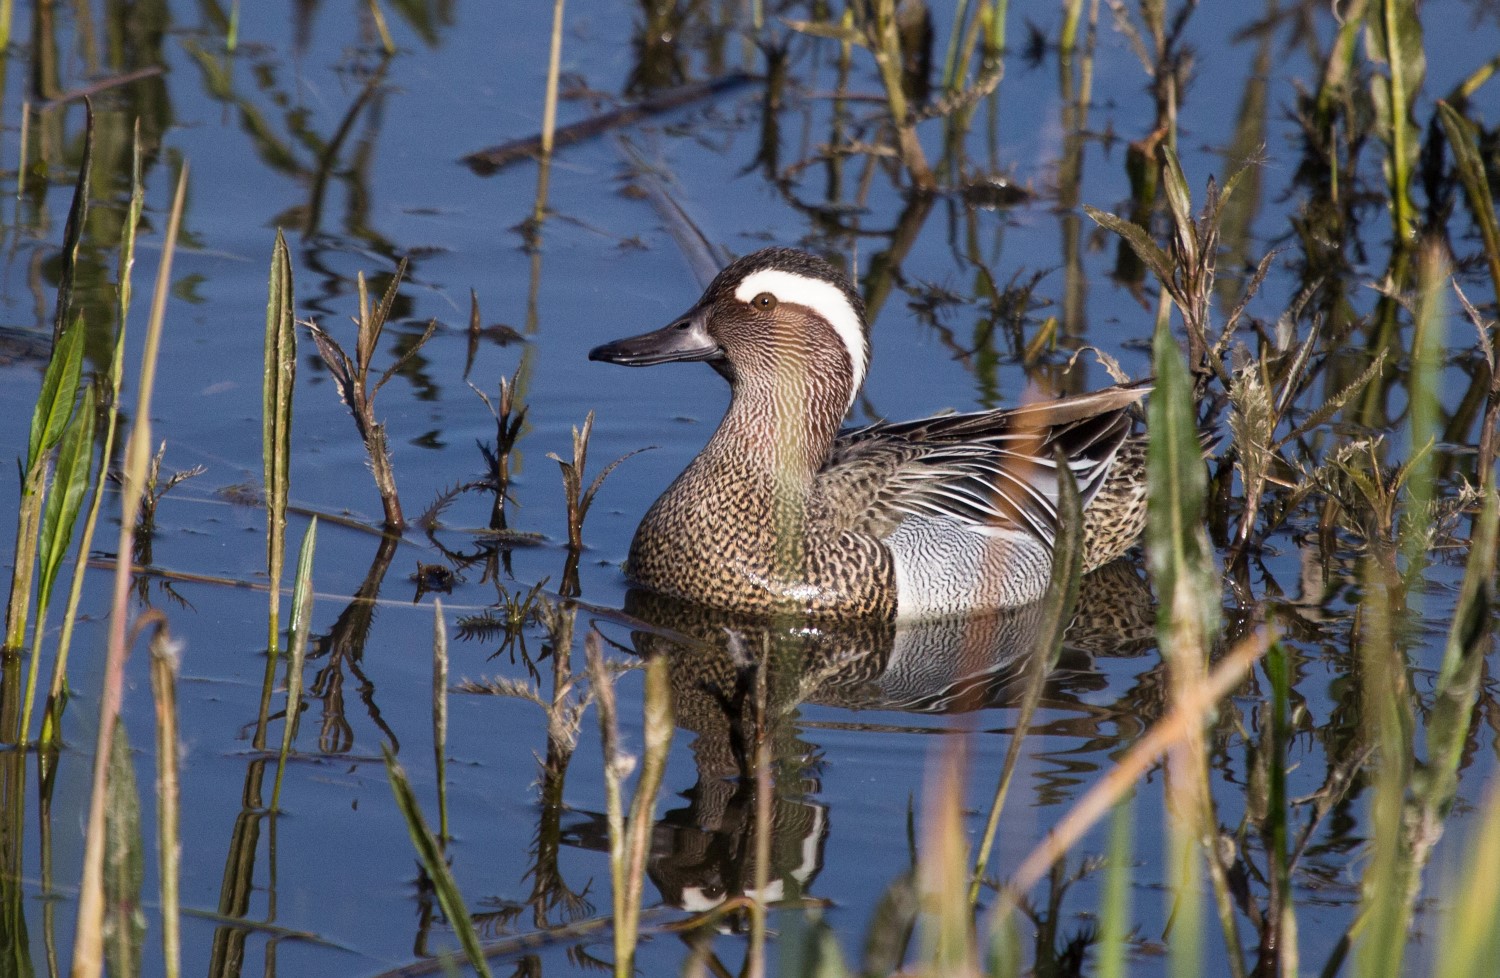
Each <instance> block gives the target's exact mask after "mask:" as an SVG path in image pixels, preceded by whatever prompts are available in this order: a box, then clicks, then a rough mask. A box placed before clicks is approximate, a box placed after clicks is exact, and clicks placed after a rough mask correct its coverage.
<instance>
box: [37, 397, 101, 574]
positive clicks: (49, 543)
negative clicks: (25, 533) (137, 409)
mask: <svg viewBox="0 0 1500 978" xmlns="http://www.w3.org/2000/svg"><path fill="white" fill-rule="evenodd" d="M94 432H95V426H94V385H93V384H88V385H86V386H85V387H84V389H83V400H82V402H81V403H80V404H79V405H78V410H77V411H75V412H73V420H72V422H71V423H70V424H69V425H68V427H67V430H65V431H64V432H63V438H62V445H61V448H60V449H59V451H58V455H57V470H56V472H54V474H53V476H52V491H51V492H49V493H48V494H47V505H46V509H44V510H43V511H42V534H41V539H40V540H39V541H38V550H37V554H38V563H39V564H40V565H41V576H40V577H39V578H38V581H39V587H40V593H41V594H42V595H44V596H45V595H50V594H51V593H52V585H53V582H54V581H56V580H57V569H58V567H59V566H61V564H62V559H63V556H64V555H65V554H66V553H67V552H68V544H69V543H70V542H71V541H72V539H73V524H74V522H75V521H76V520H77V519H78V511H79V509H80V507H82V505H83V496H84V493H85V492H86V491H87V490H88V487H89V472H90V471H91V470H92V469H93V463H94ZM42 600H43V601H45V600H46V598H45V597H44V598H43V599H42Z"/></svg>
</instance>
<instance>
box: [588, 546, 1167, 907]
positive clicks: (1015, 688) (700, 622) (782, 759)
mask: <svg viewBox="0 0 1500 978" xmlns="http://www.w3.org/2000/svg"><path fill="white" fill-rule="evenodd" d="M625 612H626V615H627V616H628V617H629V618H630V619H632V621H633V624H632V629H631V633H630V646H631V647H632V648H633V650H634V652H635V653H636V654H638V655H640V656H643V657H646V656H653V655H666V656H668V657H669V658H670V663H671V677H672V678H671V682H672V695H673V709H674V711H675V715H676V720H677V725H678V726H679V727H680V728H681V729H683V730H686V731H689V732H691V733H692V734H694V735H695V739H694V740H693V743H692V752H693V758H694V760H695V762H696V766H697V773H698V780H697V783H696V784H694V785H693V786H692V787H691V788H689V789H688V790H686V791H684V792H682V794H681V797H683V798H684V799H686V801H687V805H686V806H684V807H680V808H676V809H673V810H670V811H667V812H666V813H665V814H663V815H662V817H661V818H660V819H659V820H658V821H657V823H656V826H655V828H654V830H653V833H652V838H651V850H650V854H649V856H648V860H647V872H648V873H649V874H650V876H651V880H652V882H653V883H654V884H655V885H656V888H657V890H658V891H659V892H660V894H661V898H662V900H663V902H665V903H667V904H669V905H672V906H676V907H680V908H682V909H685V910H690V911H701V910H706V909H710V908H712V907H714V906H716V905H718V904H720V903H722V902H724V901H726V900H728V899H730V898H733V897H737V896H742V895H743V896H749V897H756V898H759V899H761V900H763V901H766V902H775V901H779V900H794V899H798V898H801V897H803V896H805V895H807V893H808V887H809V885H810V884H811V882H812V880H813V878H814V877H815V876H816V875H817V873H818V871H819V870H820V869H821V866H822V853H823V843H824V840H825V838H826V836H827V833H828V830H829V824H830V812H829V810H828V806H827V805H826V804H824V803H823V802H822V801H820V800H818V799H817V795H818V792H819V790H820V780H819V765H820V764H821V760H820V752H819V750H818V748H817V746H816V745H815V744H812V743H809V742H808V741H807V740H806V739H805V737H804V735H805V732H806V731H805V730H804V729H803V728H802V725H801V724H799V723H798V708H799V707H800V706H801V705H802V704H804V703H807V704H820V705H827V706H835V707H840V708H844V709H849V710H857V711H875V710H880V711H904V712H916V713H929V714H932V713H961V712H967V711H973V710H979V709H983V708H988V707H1006V706H1011V705H1015V704H1016V703H1018V702H1019V700H1020V698H1021V696H1022V695H1023V693H1024V692H1025V690H1026V687H1027V681H1028V675H1029V672H1028V664H1029V662H1030V657H1031V656H1032V654H1033V652H1034V650H1035V648H1036V643H1037V639H1038V636H1039V634H1040V633H1041V631H1042V626H1043V625H1044V624H1045V622H1044V620H1043V614H1044V611H1043V608H1042V605H1041V603H1037V604H1031V605H1025V606H1022V607H1019V608H1013V609H1009V610H1006V611H1002V612H998V613H990V614H985V615H979V616H973V617H969V618H954V619H947V620H938V621H919V622H910V623H894V622H884V621H857V622H851V623H843V624H836V625H835V624H828V623H818V624H816V625H814V624H810V623H808V622H807V621H805V620H798V621H795V622H786V623H781V624H768V623H767V622H766V621H765V620H764V619H755V618H751V617H749V616H740V615H734V614H731V613H727V612H723V611H720V610H717V609H713V608H708V607H705V606H702V605H696V604H690V603H686V602H682V601H678V600H676V599H672V598H668V597H664V596H662V595H659V594H655V593H652V592H647V591H632V592H631V593H630V595H629V596H628V598H627V601H626V606H625ZM1154 615H1155V611H1154V607H1153V605H1152V601H1151V593H1150V589H1149V588H1148V586H1147V584H1146V582H1145V580H1144V579H1143V578H1142V576H1141V575H1140V573H1139V572H1138V570H1137V568H1136V567H1135V565H1134V564H1132V563H1131V562H1129V561H1127V560H1117V561H1115V562H1113V563H1111V564H1108V565H1106V566H1105V567H1102V568H1100V569H1099V570H1097V571H1095V572H1094V573H1092V574H1088V575H1086V576H1085V577H1084V578H1083V580H1082V582H1081V586H1080V592H1079V596H1078V604H1077V608H1076V611H1075V614H1074V617H1073V620H1072V622H1071V623H1070V624H1069V626H1068V629H1067V632H1066V634H1065V636H1064V640H1063V653H1062V657H1061V660H1060V661H1059V663H1058V666H1057V668H1056V669H1055V670H1054V671H1053V673H1052V674H1051V675H1050V676H1049V677H1047V680H1046V685H1045V687H1044V689H1043V693H1042V704H1043V705H1044V706H1047V707H1052V708H1054V709H1059V710H1064V711H1066V710H1068V709H1070V708H1071V709H1074V710H1080V711H1082V710H1084V707H1083V705H1082V704H1081V703H1080V700H1079V696H1080V695H1081V694H1084V693H1088V692H1091V691H1096V690H1098V689H1101V688H1103V687H1104V686H1105V684H1106V681H1105V679H1104V677H1103V676H1101V675H1100V674H1099V673H1098V672H1096V671H1095V670H1094V669H1093V667H1092V662H1093V659H1094V658H1095V657H1108V656H1134V655H1139V654H1141V653H1143V652H1145V651H1146V650H1148V649H1149V648H1151V647H1152V642H1153V640H1154V638H1153V635H1154V633H1153V629H1154V626H1155V619H1154ZM762 703H763V704H764V705H763V706H762V705H760V704H762ZM858 722H859V721H857V720H854V721H851V723H852V724H857V723H858ZM758 740H759V741H760V742H762V743H764V744H765V745H766V748H767V756H768V757H769V760H770V771H771V776H772V785H773V786H772V798H771V805H770V810H771V840H770V843H771V844H770V866H769V873H768V880H769V882H768V885H767V887H766V891H765V892H764V893H757V892H756V891H755V821H756V784H757V782H756V777H755V756H756V744H757V741H758ZM577 814H578V815H580V816H583V817H581V818H575V819H574V820H573V821H572V822H571V824H570V825H569V826H568V827H567V829H566V830H565V838H566V840H567V841H568V842H570V843H571V844H574V845H579V846H582V847H584V848H588V849H599V850H605V849H607V848H608V834H607V831H606V823H605V819H604V816H603V815H585V814H584V813H577Z"/></svg>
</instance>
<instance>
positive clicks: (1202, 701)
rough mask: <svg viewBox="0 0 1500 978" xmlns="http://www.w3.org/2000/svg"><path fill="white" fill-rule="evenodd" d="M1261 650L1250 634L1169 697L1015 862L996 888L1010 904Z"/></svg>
mask: <svg viewBox="0 0 1500 978" xmlns="http://www.w3.org/2000/svg"><path fill="white" fill-rule="evenodd" d="M1265 650H1266V637H1265V636H1264V635H1261V634H1258V633H1257V634H1255V635H1252V636H1250V637H1249V638H1246V639H1244V640H1243V641H1241V642H1240V643H1239V644H1237V645H1236V646H1235V647H1234V648H1233V649H1231V650H1230V651H1229V652H1228V653H1227V654H1226V655H1225V656H1224V657H1223V658H1222V659H1220V660H1219V664H1218V665H1217V666H1215V667H1214V669H1213V671H1212V672H1211V673H1209V675H1208V677H1207V678H1206V679H1205V680H1204V682H1203V683H1202V685H1201V686H1199V687H1198V688H1197V689H1194V690H1192V691H1190V692H1189V693H1188V695H1187V696H1186V697H1184V698H1181V699H1179V700H1175V701H1173V703H1172V707H1171V709H1170V710H1168V711H1167V715H1166V716H1164V717H1162V718H1161V719H1160V720H1158V721H1157V722H1156V723H1155V724H1154V725H1153V726H1152V727H1151V728H1150V729H1149V730H1147V731H1146V733H1145V734H1144V735H1143V736H1142V737H1141V739H1140V740H1137V741H1136V742H1135V744H1134V745H1133V746H1132V747H1131V748H1130V750H1129V751H1127V752H1126V753H1125V756H1124V757H1122V758H1120V760H1119V762H1118V763H1117V764H1115V766H1114V767H1112V768H1110V769H1109V770H1108V771H1107V772H1105V774H1104V776H1103V777H1101V778H1100V779H1099V780H1098V781H1095V782H1094V784H1093V786H1092V787H1090V788H1089V789H1088V790H1087V791H1085V792H1084V793H1083V794H1082V795H1081V796H1080V797H1079V799H1078V800H1077V801H1075V802H1074V803H1073V807H1072V808H1070V809H1068V812H1067V814H1066V815H1064V816H1063V817H1062V818H1061V819H1060V820H1059V821H1058V822H1057V824H1056V825H1054V826H1053V828H1052V831H1050V832H1049V833H1047V837H1046V838H1045V839H1043V840H1042V841H1041V842H1040V843H1038V844H1037V846H1036V847H1035V848H1034V849H1032V851H1031V853H1030V854H1029V855H1028V856H1027V857H1026V858H1025V859H1023V860H1022V861H1021V863H1020V865H1019V866H1017V867H1016V871H1015V872H1014V873H1013V874H1011V877H1010V879H1009V880H1007V881H1006V883H1005V886H1004V888H1003V889H1002V891H1001V894H1002V897H1004V899H1002V900H1001V901H999V902H998V903H997V910H998V909H999V907H1000V905H1001V904H1003V903H1004V902H1005V901H1006V900H1009V901H1010V902H1011V904H1012V905H1014V903H1015V901H1016V900H1017V899H1019V898H1020V897H1021V896H1022V895H1023V894H1025V893H1026V891H1027V890H1030V889H1031V888H1032V887H1033V886H1035V885H1036V884H1037V883H1039V882H1040V881H1041V879H1042V877H1043V876H1045V875H1047V872H1048V871H1049V870H1050V869H1051V868H1052V864H1053V863H1055V862H1057V861H1058V860H1059V859H1061V858H1062V857H1063V856H1065V855H1066V854H1067V853H1068V851H1069V850H1070V849H1072V848H1073V847H1074V846H1075V845H1077V844H1078V842H1079V840H1081V839H1082V838H1083V836H1084V835H1085V834H1086V833H1087V832H1088V831H1089V829H1091V828H1093V826H1094V825H1095V824H1096V823H1097V822H1098V821H1099V820H1100V819H1102V818H1103V817H1104V816H1105V815H1107V814H1109V812H1110V811H1111V810H1112V809H1113V808H1114V806H1115V805H1117V804H1118V803H1119V802H1120V800H1121V799H1123V798H1124V797H1125V796H1126V795H1128V794H1129V793H1130V792H1131V791H1132V790H1133V789H1134V786H1135V784H1136V782H1137V781H1139V780H1140V779H1141V778H1142V777H1143V776H1144V775H1145V774H1146V772H1147V771H1149V770H1151V768H1152V767H1153V766H1154V765H1155V764H1156V762H1157V760H1158V759H1159V758H1160V757H1161V756H1162V755H1163V754H1164V753H1166V751H1167V750H1168V749H1170V748H1172V747H1175V746H1177V745H1178V744H1180V743H1182V742H1183V741H1184V740H1185V739H1186V738H1187V737H1189V736H1193V735H1194V730H1195V728H1198V727H1201V726H1202V725H1203V723H1205V722H1206V721H1207V719H1208V718H1209V717H1211V716H1212V715H1213V713H1214V711H1215V710H1216V709H1217V708H1218V705H1219V701H1220V700H1222V699H1223V698H1224V697H1225V696H1228V695H1229V694H1230V693H1231V692H1233V690H1234V689H1235V688H1236V687H1237V686H1238V685H1239V684H1240V683H1241V682H1242V681H1243V680H1244V677H1245V673H1246V671H1247V670H1249V668H1250V666H1251V665H1252V664H1254V662H1255V660H1256V659H1258V658H1259V657H1260V656H1261V655H1262V654H1264V652H1265Z"/></svg>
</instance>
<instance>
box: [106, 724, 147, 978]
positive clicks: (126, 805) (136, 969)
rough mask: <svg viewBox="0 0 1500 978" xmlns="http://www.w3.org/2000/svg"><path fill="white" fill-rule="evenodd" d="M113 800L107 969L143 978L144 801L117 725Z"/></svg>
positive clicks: (110, 786)
mask: <svg viewBox="0 0 1500 978" xmlns="http://www.w3.org/2000/svg"><path fill="white" fill-rule="evenodd" d="M106 790H107V792H108V795H109V805H108V810H107V812H106V813H105V819H104V830H105V831H104V835H105V846H104V887H103V888H104V892H105V899H106V903H105V912H104V920H103V927H102V930H103V933H102V934H101V935H100V937H101V939H102V940H103V942H104V958H105V963H106V964H107V965H108V966H109V974H110V978H137V976H139V975H140V973H141V950H142V947H141V945H142V944H143V943H144V939H145V936H146V918H145V915H144V914H143V913H142V912H141V884H142V881H143V880H144V878H145V860H144V858H143V854H142V849H143V848H144V844H143V842H142V839H141V796H140V793H139V792H138V791H137V790H136V784H135V765H134V763H133V762H132V760H131V754H130V742H129V738H128V737H127V736H126V733H125V725H124V724H115V727H114V733H113V736H112V739H111V741H110V754H109V778H108V780H107V782H106Z"/></svg>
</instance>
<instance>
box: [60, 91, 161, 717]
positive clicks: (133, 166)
mask: <svg viewBox="0 0 1500 978" xmlns="http://www.w3.org/2000/svg"><path fill="white" fill-rule="evenodd" d="M134 135H135V138H134V140H133V142H132V143H131V154H130V203H129V205H128V206H127V207H126V213H125V221H124V226H123V227H122V228H121V229H120V264H119V273H118V274H119V284H118V289H117V300H116V301H117V306H116V310H117V311H116V315H117V317H118V325H117V327H116V329H115V337H114V352H113V354H112V355H111V357H110V361H109V368H108V373H107V374H105V375H103V376H96V377H95V383H96V384H97V385H98V386H99V389H100V390H101V391H108V392H109V393H108V394H107V395H106V396H105V397H104V398H103V401H104V405H105V407H104V446H103V448H102V450H101V451H100V453H99V454H100V457H101V458H104V459H108V458H113V457H114V446H115V431H116V427H117V425H118V422H119V417H120V380H121V377H122V376H123V374H124V369H123V368H124V362H125V324H126V322H127V321H128V319H129V315H130V295H131V273H132V271H133V270H134V268H135V232H136V228H137V227H139V226H140V221H141V212H142V211H143V210H144V209H145V205H146V191H145V185H144V183H143V181H142V177H141V124H140V120H139V119H137V120H136V124H135V134H134ZM103 468H104V466H103V465H101V466H100V470H101V471H100V477H99V478H97V479H95V480H94V492H93V497H92V499H91V500H90V501H89V512H88V516H87V517H85V519H84V522H83V535H82V538H81V539H80V540H79V542H78V552H79V554H80V555H84V554H87V553H89V551H90V550H91V548H92V547H93V541H94V530H95V528H96V527H97V526H98V522H99V507H100V505H101V504H102V503H103V499H104V484H105V480H104V478H103ZM86 567H87V561H85V560H82V559H80V560H79V561H77V563H76V564H75V565H74V567H73V583H72V586H71V588H70V589H69V592H68V604H67V608H66V610H65V611H64V612H63V623H62V634H61V636H59V638H58V641H57V658H56V659H55V660H54V662H53V666H52V683H51V688H50V689H49V691H48V694H47V708H46V710H45V711H43V714H42V735H41V740H42V743H44V744H46V743H55V742H56V741H57V739H58V737H59V736H60V734H61V729H60V724H61V721H62V710H63V706H64V705H65V704H66V702H67V677H68V653H69V650H70V649H71V648H72V644H73V625H74V622H75V621H76V620H77V614H78V607H79V604H80V602H81V601H82V599H83V578H84V571H85V569H86Z"/></svg>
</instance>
